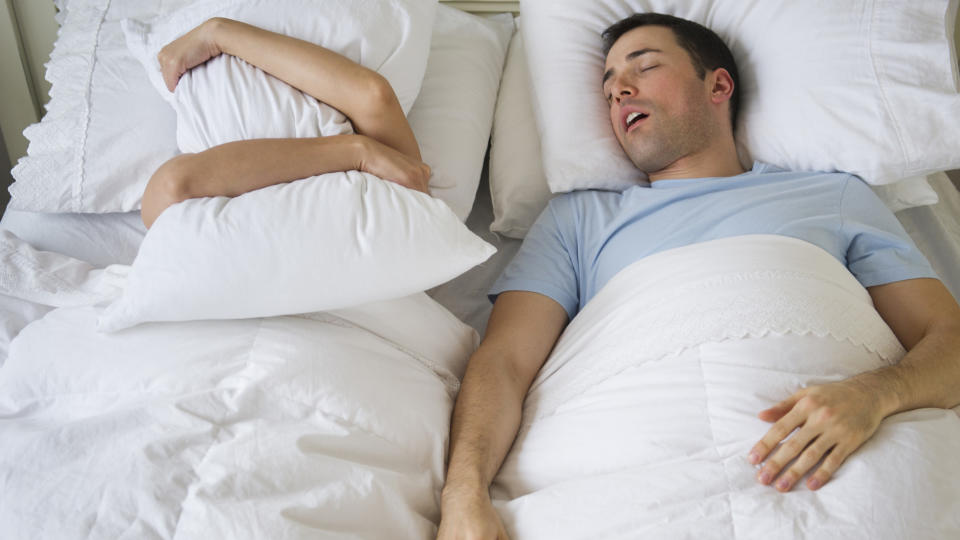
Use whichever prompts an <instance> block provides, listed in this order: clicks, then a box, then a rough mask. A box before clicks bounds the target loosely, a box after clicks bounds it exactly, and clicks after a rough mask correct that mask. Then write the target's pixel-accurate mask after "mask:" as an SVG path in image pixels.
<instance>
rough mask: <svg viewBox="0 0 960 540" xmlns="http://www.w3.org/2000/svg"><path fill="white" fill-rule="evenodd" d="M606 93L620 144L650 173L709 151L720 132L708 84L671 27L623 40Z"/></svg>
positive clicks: (608, 70)
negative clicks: (708, 148) (678, 42)
mask: <svg viewBox="0 0 960 540" xmlns="http://www.w3.org/2000/svg"><path fill="white" fill-rule="evenodd" d="M707 79H709V77H707ZM603 94H604V97H606V98H607V102H608V103H609V105H610V123H611V124H612V126H613V131H614V133H615V134H616V136H617V140H618V141H620V146H622V147H623V149H624V151H625V152H626V153H627V155H628V156H629V157H630V160H631V161H633V163H634V165H636V166H637V168H638V169H640V170H641V171H643V172H646V173H648V174H649V173H654V172H657V171H661V170H663V169H665V168H667V167H668V166H670V165H671V164H672V163H674V162H676V161H677V160H679V159H680V158H683V157H685V156H688V155H691V154H693V153H696V152H697V151H699V150H701V149H703V148H705V147H706V146H707V145H708V144H709V142H710V139H711V138H712V137H713V136H714V134H715V133H716V129H715V118H714V116H713V113H712V111H711V110H710V89H709V87H708V82H707V81H704V80H701V79H700V77H698V76H697V72H696V70H695V69H694V67H693V62H692V61H691V59H690V55H689V54H687V51H686V50H684V49H683V48H682V47H681V46H680V45H679V44H677V40H676V38H675V37H674V34H673V31H672V30H670V29H669V28H666V27H663V26H642V27H639V28H634V29H633V30H630V31H629V32H627V33H626V34H624V35H623V36H621V37H620V39H618V40H617V42H616V43H614V45H613V47H612V48H611V49H610V52H609V54H607V60H606V65H605V66H604V78H603Z"/></svg>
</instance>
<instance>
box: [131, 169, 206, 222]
mask: <svg viewBox="0 0 960 540" xmlns="http://www.w3.org/2000/svg"><path fill="white" fill-rule="evenodd" d="M192 182H193V154H181V155H179V156H176V157H174V158H172V159H170V160H169V161H167V162H166V163H164V164H163V165H161V166H160V168H159V169H157V171H156V172H155V173H153V176H152V177H150V181H149V182H147V187H146V189H144V191H143V200H142V201H141V203H140V217H141V219H143V224H144V225H146V227H147V228H148V229H149V228H150V227H151V226H152V225H153V223H154V221H156V220H157V218H158V217H159V216H160V214H161V213H163V211H164V210H166V209H167V208H168V207H169V206H171V205H174V204H176V203H178V202H181V201H185V200H187V199H190V198H192V197H193V196H192V195H191V192H190V191H191V190H190V188H191V185H192Z"/></svg>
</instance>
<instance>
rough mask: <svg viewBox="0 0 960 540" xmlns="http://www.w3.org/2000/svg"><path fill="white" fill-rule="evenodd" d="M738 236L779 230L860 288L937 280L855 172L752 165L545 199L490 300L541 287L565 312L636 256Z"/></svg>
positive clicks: (582, 303) (574, 310)
mask: <svg viewBox="0 0 960 540" xmlns="http://www.w3.org/2000/svg"><path fill="white" fill-rule="evenodd" d="M743 234H780V235H784V236H790V237H793V238H798V239H800V240H805V241H807V242H810V243H812V244H814V245H817V246H819V247H821V248H823V249H824V250H826V251H827V252H829V253H830V254H832V255H833V256H834V257H836V258H837V260H839V261H840V262H842V263H843V264H845V265H846V266H847V268H848V269H849V270H850V272H851V273H852V274H853V275H854V276H856V278H857V279H858V280H859V281H860V283H861V284H863V286H864V287H872V286H874V285H882V284H885V283H891V282H894V281H901V280H904V279H912V278H921V277H932V278H935V277H937V276H936V273H934V271H933V269H932V268H931V267H930V264H929V263H928V262H927V260H926V258H925V257H924V256H923V254H921V253H920V251H919V250H918V249H917V247H916V246H915V245H914V243H913V241H912V240H911V239H910V237H909V236H908V235H907V233H906V231H904V230H903V227H902V226H901V225H900V222H899V221H897V218H896V217H895V216H894V215H893V213H892V212H890V210H889V209H888V208H887V207H886V206H885V205H884V204H883V202H882V201H880V199H879V198H877V196H876V195H875V194H874V193H873V191H872V190H871V189H870V188H869V187H868V186H867V185H866V184H864V183H863V181H862V180H860V179H859V178H857V177H856V176H852V175H849V174H844V173H810V172H790V171H784V170H782V169H778V168H776V167H774V166H772V165H768V164H765V163H759V162H758V163H755V164H754V167H753V169H752V170H750V171H748V172H745V173H743V174H740V175H737V176H732V177H721V178H691V179H682V180H661V181H657V182H654V183H653V184H652V185H651V186H650V187H646V186H636V187H632V188H630V189H627V190H626V191H624V192H622V193H617V192H610V191H577V192H573V193H567V194H565V195H562V196H559V197H554V199H553V200H552V201H550V204H549V205H548V206H547V208H546V209H545V210H544V211H543V213H542V214H540V217H539V218H538V219H537V222H536V223H535V224H534V225H533V227H531V229H530V231H529V233H527V237H526V239H525V240H524V243H523V246H522V247H521V248H520V251H519V252H518V253H517V255H516V256H515V257H514V259H513V261H511V263H510V264H509V265H508V266H507V268H506V269H505V270H504V272H503V274H502V275H501V276H500V278H499V279H497V281H496V282H495V283H494V285H493V288H492V289H491V291H490V298H491V301H492V300H494V299H495V298H496V295H498V294H500V293H501V292H504V291H511V290H520V291H531V292H536V293H540V294H543V295H545V296H548V297H550V298H552V299H554V300H556V301H557V302H558V303H559V304H560V305H562V306H563V307H564V309H566V311H567V314H568V315H569V316H570V318H571V319H572V318H573V317H574V315H576V314H577V312H578V311H579V310H580V309H582V308H583V306H585V305H586V304H587V302H589V301H590V299H591V298H593V296H594V295H596V294H597V292H599V291H600V289H601V288H602V287H603V286H604V285H605V284H606V283H607V281H609V280H610V278H612V277H613V276H614V275H615V274H617V272H619V271H620V270H622V269H624V268H626V267H627V266H629V265H630V264H631V263H633V262H635V261H637V260H639V259H642V258H643V257H646V256H648V255H652V254H654V253H657V252H660V251H664V250H667V249H671V248H676V247H681V246H686V245H689V244H694V243H697V242H706V241H709V240H715V239H718V238H726V237H731V236H738V235H743Z"/></svg>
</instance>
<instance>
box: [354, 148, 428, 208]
mask: <svg viewBox="0 0 960 540" xmlns="http://www.w3.org/2000/svg"><path fill="white" fill-rule="evenodd" d="M359 140H360V141H361V142H360V154H359V164H358V166H357V169H359V170H361V171H363V172H367V173H370V174H372V175H374V176H379V177H380V178H382V179H384V180H387V181H388V182H393V183H395V184H400V185H401V186H404V187H408V188H410V189H415V190H417V191H421V192H423V193H426V194H428V195H429V194H430V191H429V189H428V188H429V185H430V175H431V174H432V173H431V171H430V166H429V165H427V164H426V163H424V162H422V161H420V160H418V159H415V158H413V157H410V156H408V155H406V154H404V153H401V152H399V151H397V150H394V149H393V148H391V147H389V146H387V145H385V144H383V143H381V142H378V141H376V140H374V139H372V138H370V137H365V136H362V135H361V136H359Z"/></svg>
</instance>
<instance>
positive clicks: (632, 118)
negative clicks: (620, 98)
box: [627, 112, 650, 131]
mask: <svg viewBox="0 0 960 540" xmlns="http://www.w3.org/2000/svg"><path fill="white" fill-rule="evenodd" d="M648 116H650V115H648V114H646V113H642V112H632V113H630V114H628V115H627V131H630V128H632V127H633V126H635V125H636V124H637V123H638V122H640V121H641V120H643V119H644V118H646V117H648Z"/></svg>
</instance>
